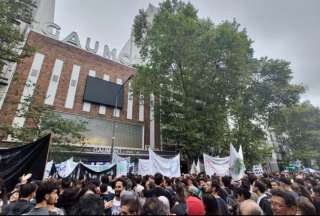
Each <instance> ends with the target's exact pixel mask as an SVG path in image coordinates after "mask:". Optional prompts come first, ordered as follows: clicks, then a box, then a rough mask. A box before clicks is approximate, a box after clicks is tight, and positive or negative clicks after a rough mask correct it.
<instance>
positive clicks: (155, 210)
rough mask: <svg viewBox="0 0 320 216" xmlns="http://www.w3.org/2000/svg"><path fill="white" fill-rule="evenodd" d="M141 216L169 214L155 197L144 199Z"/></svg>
mask: <svg viewBox="0 0 320 216" xmlns="http://www.w3.org/2000/svg"><path fill="white" fill-rule="evenodd" d="M142 215H146V216H152V215H169V212H167V211H166V207H165V206H164V204H163V203H162V202H161V201H160V200H159V199H158V198H157V197H151V198H147V199H146V201H145V203H144V205H143V208H142Z"/></svg>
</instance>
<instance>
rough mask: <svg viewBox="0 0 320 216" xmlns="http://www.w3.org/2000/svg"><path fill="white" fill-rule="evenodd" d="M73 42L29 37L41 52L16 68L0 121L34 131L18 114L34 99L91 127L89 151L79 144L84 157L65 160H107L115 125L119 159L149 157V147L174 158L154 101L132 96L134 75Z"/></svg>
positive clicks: (87, 137)
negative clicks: (162, 135)
mask: <svg viewBox="0 0 320 216" xmlns="http://www.w3.org/2000/svg"><path fill="white" fill-rule="evenodd" d="M69 39H70V40H69V41H67V40H66V41H60V40H56V39H53V38H51V37H48V36H46V35H44V34H40V33H38V32H35V31H30V33H29V34H28V37H27V41H26V43H27V44H28V45H30V46H32V47H36V52H35V53H34V54H33V55H32V56H30V57H27V58H25V59H24V60H23V61H22V62H21V63H19V64H18V65H17V67H16V71H15V73H14V75H13V79H12V81H11V83H10V86H9V88H8V91H7V93H6V96H5V98H4V101H3V105H2V107H1V109H0V121H1V122H3V123H7V124H12V125H15V126H17V127H28V125H31V124H32V122H31V121H30V120H28V119H25V118H22V117H19V116H18V114H17V112H16V110H17V109H18V106H19V103H20V104H21V102H22V100H23V98H24V97H26V96H31V97H33V98H34V100H36V101H37V103H43V104H44V105H48V106H50V107H52V108H53V110H54V112H57V113H58V114H59V115H60V116H62V117H63V118H66V119H72V120H83V121H86V122H87V123H88V124H87V128H88V131H87V132H84V134H83V135H84V137H85V145H84V146H82V145H83V143H82V144H80V143H79V149H80V146H82V147H81V153H80V150H77V149H76V148H75V150H74V151H73V152H65V154H70V155H72V156H74V157H77V156H79V157H80V158H82V159H83V158H89V159H91V160H94V159H95V160H99V159H100V160H102V159H104V160H106V158H107V157H108V155H110V150H111V144H112V137H113V130H112V128H113V124H114V123H115V125H116V127H115V131H114V139H115V141H114V149H115V150H114V151H115V152H118V153H119V154H120V155H122V156H136V157H145V156H147V151H146V150H147V149H148V148H149V147H150V148H152V149H154V150H159V151H161V150H162V151H161V154H162V155H164V156H165V155H167V156H170V155H172V154H174V152H166V151H163V150H164V149H163V148H162V145H161V142H160V124H159V122H157V121H156V120H155V118H154V111H153V104H154V97H153V96H152V95H147V96H144V95H140V96H139V95H137V96H134V95H133V93H132V87H131V85H132V80H131V77H132V76H134V75H135V73H136V72H135V70H134V69H133V68H132V67H130V66H127V65H124V64H121V63H119V62H116V61H113V60H110V59H107V58H104V57H103V56H99V55H97V54H94V53H92V52H89V51H87V50H85V49H82V48H80V47H77V46H75V45H74V44H72V43H73V42H74V39H75V38H69ZM32 86H34V87H32ZM35 92H37V94H36V93H35ZM39 93H40V94H39ZM75 146H77V144H76V145H75ZM159 153H160V152H159Z"/></svg>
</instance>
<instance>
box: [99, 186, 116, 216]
mask: <svg viewBox="0 0 320 216" xmlns="http://www.w3.org/2000/svg"><path fill="white" fill-rule="evenodd" d="M100 197H101V198H102V200H103V201H104V204H105V209H104V210H105V215H111V207H110V206H111V205H112V203H111V202H112V200H113V198H114V194H113V193H111V192H109V191H108V185H107V184H101V185H100Z"/></svg>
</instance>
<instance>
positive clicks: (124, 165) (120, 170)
mask: <svg viewBox="0 0 320 216" xmlns="http://www.w3.org/2000/svg"><path fill="white" fill-rule="evenodd" d="M128 168H129V164H128V161H127V160H123V161H120V162H118V163H117V177H120V176H126V175H127V174H128V172H129V170H128Z"/></svg>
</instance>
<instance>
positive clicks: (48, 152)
mask: <svg viewBox="0 0 320 216" xmlns="http://www.w3.org/2000/svg"><path fill="white" fill-rule="evenodd" d="M49 135H50V139H49V144H48V151H47V159H46V164H45V166H44V171H43V176H42V180H44V175H45V173H46V167H47V163H48V158H49V154H50V145H51V142H52V132H50V134H49ZM47 136H48V135H47Z"/></svg>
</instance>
